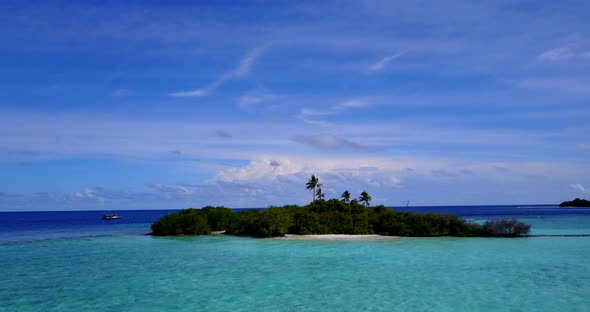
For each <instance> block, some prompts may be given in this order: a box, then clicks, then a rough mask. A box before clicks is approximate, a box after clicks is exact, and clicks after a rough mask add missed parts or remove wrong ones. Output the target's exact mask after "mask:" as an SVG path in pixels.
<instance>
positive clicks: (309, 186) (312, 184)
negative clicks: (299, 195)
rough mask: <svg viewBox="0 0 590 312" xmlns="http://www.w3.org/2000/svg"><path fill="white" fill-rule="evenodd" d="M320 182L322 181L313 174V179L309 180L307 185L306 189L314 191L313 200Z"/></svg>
mask: <svg viewBox="0 0 590 312" xmlns="http://www.w3.org/2000/svg"><path fill="white" fill-rule="evenodd" d="M319 181H320V180H319V179H318V178H316V177H315V174H312V175H311V178H309V181H307V184H305V188H306V189H308V190H313V193H312V194H313V200H315V194H316V191H315V188H316V186H318V183H319Z"/></svg>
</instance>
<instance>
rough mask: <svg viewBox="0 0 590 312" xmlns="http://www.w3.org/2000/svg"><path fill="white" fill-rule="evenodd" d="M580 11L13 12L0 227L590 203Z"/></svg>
mask: <svg viewBox="0 0 590 312" xmlns="http://www.w3.org/2000/svg"><path fill="white" fill-rule="evenodd" d="M588 16H590V5H589V4H588V3H587V2H586V1H477V2H476V1H376V0H375V1H351V2H348V1H303V2H297V3H295V2H294V1H241V2H230V1H213V2H192V1H191V2H188V1H187V2H184V1H129V2H126V3H125V4H123V3H121V2H120V1H111V2H109V1H106V2H101V3H100V4H99V3H98V2H96V1H91V2H83V1H75V2H74V1H72V2H67V1H63V2H62V1H42V2H39V1H31V2H27V1H13V2H11V1H3V2H2V4H0V33H1V35H2V38H3V40H2V41H1V42H0V55H2V57H0V92H1V94H2V97H0V210H3V211H18V210H68V209H71V210H87V209H157V208H169V209H178V208H185V207H200V206H203V205H207V204H211V205H225V206H229V207H236V208H237V207H267V206H269V205H279V204H287V203H296V204H305V203H307V202H309V200H310V199H311V193H310V192H309V191H307V190H306V189H305V187H304V186H305V182H306V181H307V179H308V178H309V176H310V175H311V174H316V175H317V176H318V177H319V178H320V182H321V183H323V184H324V190H325V192H326V195H327V197H339V196H340V194H341V193H342V192H343V191H344V190H349V191H351V193H353V194H358V193H360V192H361V191H363V190H367V191H368V192H369V193H370V194H371V195H372V196H373V204H386V205H392V206H396V205H401V204H402V203H404V202H405V201H408V200H409V201H410V203H411V204H412V205H465V204H544V203H558V202H561V201H563V200H569V199H572V198H574V197H590V178H589V176H590V138H589V136H588V134H589V133H590V122H589V120H590V102H589V101H590V40H589V39H588V38H590V21H588V18H587V17H588Z"/></svg>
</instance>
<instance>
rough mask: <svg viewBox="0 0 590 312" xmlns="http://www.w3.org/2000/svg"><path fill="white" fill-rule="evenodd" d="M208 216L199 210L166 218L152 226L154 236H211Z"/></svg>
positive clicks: (176, 213)
mask: <svg viewBox="0 0 590 312" xmlns="http://www.w3.org/2000/svg"><path fill="white" fill-rule="evenodd" d="M210 233H211V228H210V227H209V224H207V219H206V215H204V214H203V213H202V212H201V211H199V210H197V209H185V210H181V211H179V212H175V213H172V214H169V215H167V216H164V217H163V218H161V219H160V220H158V221H157V222H156V223H154V224H152V234H153V235H203V234H210Z"/></svg>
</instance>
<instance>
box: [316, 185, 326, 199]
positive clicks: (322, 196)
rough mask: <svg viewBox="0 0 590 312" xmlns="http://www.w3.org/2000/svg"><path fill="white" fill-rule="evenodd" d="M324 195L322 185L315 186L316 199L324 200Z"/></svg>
mask: <svg viewBox="0 0 590 312" xmlns="http://www.w3.org/2000/svg"><path fill="white" fill-rule="evenodd" d="M324 195H325V194H324V193H322V185H321V184H318V185H317V190H316V196H317V197H318V199H324Z"/></svg>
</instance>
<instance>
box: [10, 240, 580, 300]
mask: <svg viewBox="0 0 590 312" xmlns="http://www.w3.org/2000/svg"><path fill="white" fill-rule="evenodd" d="M0 250H1V257H0V259H1V260H0V266H1V267H2V273H0V276H1V277H2V278H1V280H2V281H3V282H2V284H0V310H1V311H361V310H362V311H476V310H480V311H533V310H534V311H589V310H590V298H589V297H588V295H589V294H590V268H589V267H588V259H589V257H590V238H588V237H567V238H563V237H540V238H525V239H464V238H410V239H398V240H390V241H361V242H314V241H292V240H289V241H285V240H264V239H263V240H261V239H249V238H235V237H189V238H152V237H147V236H115V237H97V238H90V239H68V240H54V241H40V242H34V243H28V244H10V245H5V246H1V247H0Z"/></svg>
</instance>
